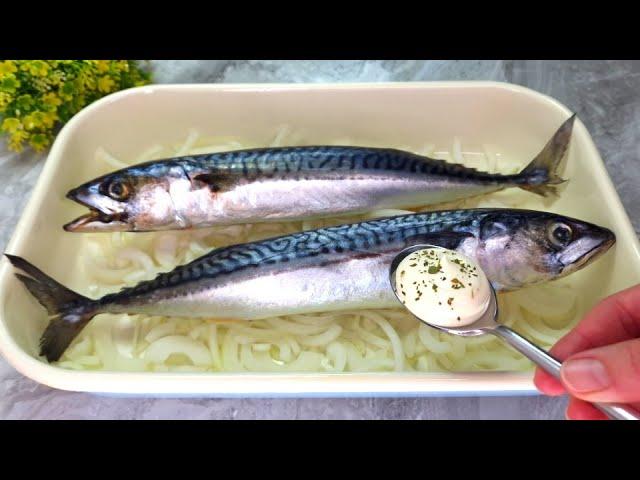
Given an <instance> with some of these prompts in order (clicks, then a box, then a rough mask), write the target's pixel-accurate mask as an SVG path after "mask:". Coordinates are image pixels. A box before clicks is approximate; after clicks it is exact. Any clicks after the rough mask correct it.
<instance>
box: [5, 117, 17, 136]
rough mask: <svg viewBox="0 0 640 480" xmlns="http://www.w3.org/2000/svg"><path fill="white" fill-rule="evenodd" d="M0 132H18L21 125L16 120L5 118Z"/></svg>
mask: <svg viewBox="0 0 640 480" xmlns="http://www.w3.org/2000/svg"><path fill="white" fill-rule="evenodd" d="M2 130H4V131H5V132H9V133H14V132H17V131H18V130H22V123H20V120H18V119H17V118H12V117H9V118H5V119H4V121H3V122H2Z"/></svg>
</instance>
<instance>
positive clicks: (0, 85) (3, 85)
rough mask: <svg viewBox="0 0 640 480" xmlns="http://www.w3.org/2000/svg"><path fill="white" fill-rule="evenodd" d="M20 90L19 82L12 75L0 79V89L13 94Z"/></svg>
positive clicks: (8, 74)
mask: <svg viewBox="0 0 640 480" xmlns="http://www.w3.org/2000/svg"><path fill="white" fill-rule="evenodd" d="M18 88H20V80H18V79H17V78H16V76H15V75H14V74H13V73H6V74H4V75H3V76H2V77H0V89H2V90H4V91H5V92H9V93H13V92H15V91H16V90H17V89H18Z"/></svg>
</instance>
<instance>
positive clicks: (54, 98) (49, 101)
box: [42, 92, 62, 107]
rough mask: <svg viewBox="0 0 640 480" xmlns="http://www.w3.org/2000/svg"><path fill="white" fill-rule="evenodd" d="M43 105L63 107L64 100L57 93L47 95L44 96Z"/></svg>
mask: <svg viewBox="0 0 640 480" xmlns="http://www.w3.org/2000/svg"><path fill="white" fill-rule="evenodd" d="M42 103H44V104H45V105H49V106H50V107H57V106H58V105H62V100H60V97H58V95H56V94H55V93H53V92H51V93H45V94H44V95H43V96H42Z"/></svg>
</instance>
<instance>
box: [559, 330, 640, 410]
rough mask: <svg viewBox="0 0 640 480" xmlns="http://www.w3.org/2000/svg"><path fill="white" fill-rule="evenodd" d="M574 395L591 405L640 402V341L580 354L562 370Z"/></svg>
mask: <svg viewBox="0 0 640 480" xmlns="http://www.w3.org/2000/svg"><path fill="white" fill-rule="evenodd" d="M560 375H561V377H562V383H563V384H564V386H565V388H566V389H567V390H568V391H569V392H570V393H571V395H573V396H575V397H578V398H580V399H582V400H587V401H590V402H621V403H629V402H640V339H636V340H627V341H626V342H620V343H616V344H613V345H607V346H606V347H600V348H594V349H591V350H586V351H584V352H580V353H577V354H576V355H573V356H571V357H569V359H567V360H566V361H565V362H564V364H563V365H562V368H561V370H560Z"/></svg>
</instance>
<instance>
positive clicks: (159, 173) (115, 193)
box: [64, 162, 190, 232]
mask: <svg viewBox="0 0 640 480" xmlns="http://www.w3.org/2000/svg"><path fill="white" fill-rule="evenodd" d="M180 188H190V181H189V178H188V177H187V175H186V173H185V171H184V169H183V168H181V166H180V165H179V164H176V163H172V162H148V163H146V164H140V165H136V166H133V167H130V168H125V169H122V170H118V171H116V172H113V173H110V174H107V175H104V176H101V177H98V178H96V179H94V180H91V181H89V182H87V183H85V184H83V185H80V186H79V187H77V188H74V189H72V190H70V191H69V192H68V193H67V198H69V199H71V200H74V201H76V202H78V203H80V204H82V205H84V206H86V207H88V208H89V213H87V214H85V215H82V216H81V217H79V218H77V219H75V220H73V221H72V222H69V223H67V224H66V225H65V226H64V229H65V230H66V231H68V232H116V231H120V232H122V231H138V232H140V231H149V230H163V229H165V230H166V229H180V228H184V227H185V225H184V222H183V220H182V218H181V215H180V212H179V211H178V210H177V208H176V205H175V203H174V200H173V196H175V195H176V193H177V190H179V189H180Z"/></svg>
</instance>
